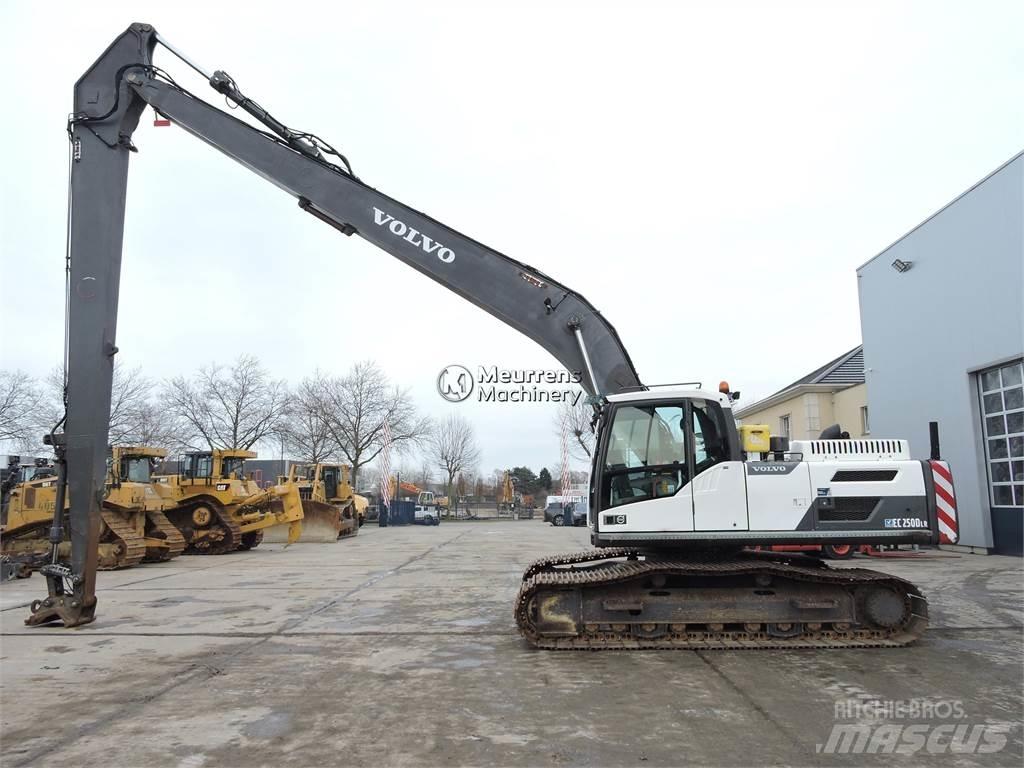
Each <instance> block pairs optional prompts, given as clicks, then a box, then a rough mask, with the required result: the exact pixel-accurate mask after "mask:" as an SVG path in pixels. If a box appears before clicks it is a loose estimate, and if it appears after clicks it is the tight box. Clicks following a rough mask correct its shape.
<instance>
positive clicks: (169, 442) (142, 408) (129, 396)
mask: <svg viewBox="0 0 1024 768" xmlns="http://www.w3.org/2000/svg"><path fill="white" fill-rule="evenodd" d="M46 389H47V394H48V397H47V401H48V402H47V408H46V411H47V413H46V416H47V421H48V422H49V424H51V425H52V424H54V423H56V422H57V421H59V420H60V418H61V415H62V414H63V413H64V367H63V366H60V365H58V366H56V367H55V368H54V369H53V370H52V371H50V373H49V375H48V376H47V377H46ZM155 390H156V383H155V382H154V381H153V380H152V379H150V378H149V377H147V376H145V375H144V374H143V373H142V368H141V367H135V368H125V367H124V366H123V365H122V364H121V363H120V362H115V363H114V372H113V378H112V379H111V385H110V425H109V427H108V431H107V442H109V443H110V444H111V445H129V444H135V445H152V446H160V447H166V448H176V447H178V445H179V444H180V443H181V429H180V425H179V423H178V421H177V420H176V419H175V417H174V414H173V413H170V412H168V411H167V410H166V409H165V408H163V407H162V406H161V405H159V404H157V403H155V402H154V400H153V396H154V393H155Z"/></svg>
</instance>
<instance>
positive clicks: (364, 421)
mask: <svg viewBox="0 0 1024 768" xmlns="http://www.w3.org/2000/svg"><path fill="white" fill-rule="evenodd" d="M321 398H322V400H323V408H324V417H325V419H326V423H327V426H328V428H329V429H330V431H331V435H332V436H333V438H334V440H335V441H336V442H337V444H338V448H339V450H340V452H341V455H342V456H344V457H345V460H346V461H347V462H348V464H349V465H350V466H351V467H352V484H353V485H356V484H357V482H358V479H359V471H360V469H362V467H363V466H365V465H366V464H369V463H370V462H371V461H373V460H374V459H375V458H377V456H378V455H379V454H380V452H381V451H382V450H383V449H384V424H385V423H387V425H388V428H389V429H390V431H391V443H392V447H394V448H395V449H396V450H397V451H399V452H401V451H403V450H404V449H405V448H407V447H410V446H412V445H415V444H416V443H417V442H418V441H419V440H421V439H422V438H423V437H424V435H425V434H426V433H427V432H428V431H429V427H430V421H429V419H427V418H425V417H422V416H420V415H418V414H417V413H416V407H415V405H414V404H413V402H412V398H410V397H409V393H408V392H406V391H403V390H400V389H399V388H398V387H395V386H392V384H391V382H390V381H388V377H387V375H386V374H385V373H384V372H383V371H382V370H381V369H380V368H379V367H378V366H377V365H376V364H375V363H373V362H371V361H364V362H361V363H356V365H354V366H353V367H352V370H351V371H349V373H348V374H347V375H345V376H343V377H341V378H333V379H326V380H324V383H323V387H322V388H321Z"/></svg>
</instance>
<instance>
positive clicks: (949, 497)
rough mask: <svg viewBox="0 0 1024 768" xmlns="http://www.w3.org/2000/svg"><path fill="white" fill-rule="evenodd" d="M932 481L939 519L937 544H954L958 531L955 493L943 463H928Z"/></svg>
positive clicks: (945, 465) (947, 469) (951, 475)
mask: <svg viewBox="0 0 1024 768" xmlns="http://www.w3.org/2000/svg"><path fill="white" fill-rule="evenodd" d="M928 463H929V464H931V467H932V479H933V480H934V481H935V511H936V512H937V514H938V518H939V543H940V544H956V543H957V541H958V540H959V539H960V531H959V529H958V528H957V523H956V492H955V491H954V490H953V473H952V472H950V471H949V464H947V463H946V462H944V461H929V462H928Z"/></svg>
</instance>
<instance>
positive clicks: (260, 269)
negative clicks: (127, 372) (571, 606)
mask: <svg viewBox="0 0 1024 768" xmlns="http://www.w3.org/2000/svg"><path fill="white" fill-rule="evenodd" d="M0 9H2V10H0V42H2V48H3V51H4V52H5V55H4V59H5V66H4V67H3V72H2V74H0V85H2V87H3V93H4V98H5V103H6V107H5V110H4V114H5V119H4V120H3V121H2V127H0V131H2V139H3V146H4V148H5V150H4V153H3V155H4V183H3V186H2V195H3V197H2V199H0V227H2V272H0V280H2V284H3V289H4V290H3V297H2V300H0V322H2V327H3V333H2V335H0V348H2V353H3V354H2V358H3V360H2V366H3V367H4V368H21V369H23V370H26V371H28V372H30V373H32V374H36V375H42V374H45V373H46V371H48V370H49V369H50V368H52V367H53V366H54V364H55V363H56V362H57V361H58V360H59V358H60V354H61V343H62V330H61V329H62V322H63V269H62V257H63V252H64V238H65V228H64V216H65V199H66V198H65V195H66V182H67V178H66V174H67V139H66V135H65V119H66V116H67V113H68V112H69V110H70V108H71V95H72V86H73V84H74V81H75V80H76V79H77V78H78V76H79V75H80V74H81V73H82V72H83V71H84V70H85V69H86V68H87V67H88V66H89V65H90V64H91V62H92V61H93V60H94V59H95V58H96V57H97V56H99V55H100V54H101V53H102V52H103V50H104V48H105V47H106V46H107V45H108V44H109V43H110V41H111V40H113V38H114V37H115V36H116V35H117V34H119V33H120V32H121V31H122V30H123V29H124V28H125V27H127V25H128V24H129V23H130V22H133V21H145V22H149V23H151V24H153V25H154V26H155V27H156V28H157V29H158V30H159V31H160V32H161V33H162V34H163V35H164V36H165V37H167V38H168V39H169V40H170V41H172V42H173V43H174V44H175V45H177V46H178V47H179V48H181V49H183V50H184V51H186V52H187V53H188V54H189V55H190V56H192V57H194V58H195V59H197V60H198V61H199V62H200V63H202V64H203V65H204V66H205V67H206V68H208V69H224V70H226V71H227V72H229V73H230V74H231V75H232V76H233V77H234V78H235V79H236V80H237V81H238V83H239V85H240V87H241V88H242V90H243V91H244V92H245V93H246V94H247V95H248V96H250V97H252V98H254V99H256V100H257V101H259V102H261V103H262V104H263V105H264V106H266V107H267V108H268V109H270V111H272V112H273V113H274V114H275V116H277V117H279V118H281V119H282V120H283V121H284V122H286V123H288V124H289V125H291V126H293V127H298V128H302V129H305V130H310V131H313V132H316V133H318V134H320V135H321V136H323V137H324V138H326V139H327V140H328V141H330V142H331V143H332V144H334V145H335V146H336V147H338V148H339V149H341V150H342V151H343V152H345V153H346V154H347V155H348V157H349V159H350V160H351V161H352V163H353V165H354V167H355V170H356V173H357V174H359V176H360V177H361V178H362V179H363V180H364V181H366V182H367V183H369V184H371V185H373V186H375V187H377V188H379V189H381V190H382V191H384V192H386V193H388V194H390V195H392V196H394V197H397V198H398V199H399V200H401V201H403V202H405V203H407V204H409V205H411V206H413V207H415V208H418V209H420V210H423V211H425V212H427V213H429V214H430V215H432V216H434V217H435V218H438V219H440V220H441V221H444V222H445V223H447V224H449V225H450V226H453V227H455V228H456V229H458V230H460V231H462V232H465V233H466V234H468V235H470V236H472V237H474V238H476V239H477V240H480V241H482V242H484V243H487V244H488V245H490V246H492V247H494V248H497V249H498V250H500V251H503V252H504V253H507V254H509V255H510V256H513V257H514V258H517V259H520V260H522V261H525V262H527V263H529V264H532V265H534V266H536V267H537V268H538V269H541V270H543V271H545V272H547V273H548V274H550V275H551V276H552V277H554V278H556V279H558V280H560V281H561V282H564V283H566V284H568V285H570V286H572V287H573V288H574V289H576V290H578V291H579V292H581V293H582V294H583V295H585V296H586V297H587V298H588V299H589V300H590V301H591V302H592V303H593V304H594V305H595V306H597V307H598V308H599V309H600V310H601V311H602V312H603V313H604V314H605V315H606V317H607V318H608V319H609V320H610V321H611V322H612V323H613V324H614V325H615V326H616V327H617V329H618V331H619V334H620V336H621V337H622V340H623V342H624V344H625V345H626V347H627V349H628V350H629V352H630V354H631V356H632V358H633V361H634V363H635V365H636V367H637V369H638V370H639V372H640V375H641V377H642V379H643V380H644V381H645V382H647V383H657V382H666V381H680V380H687V381H689V380H703V381H704V382H705V383H706V385H707V386H715V385H716V384H717V382H718V381H719V379H722V378H727V379H728V380H729V381H730V382H731V383H732V385H733V387H734V388H735V389H739V390H742V392H743V401H744V402H749V401H751V400H753V399H754V398H756V397H763V396H766V395H768V394H770V393H771V392H773V391H774V390H775V389H777V388H779V387H781V386H783V385H785V384H787V383H789V382H790V381H792V380H794V379H796V378H798V377H799V376H802V375H803V374H805V373H807V372H808V371H810V370H812V369H814V368H816V367H818V366H819V365H821V364H823V363H824V362H826V361H827V360H828V359H830V358H832V357H834V356H836V355H838V354H840V353H842V352H844V351H846V350H847V349H849V348H851V347H853V346H854V345H856V344H857V343H859V341H860V329H859V319H858V309H857V284H856V275H855V271H854V270H855V268H856V267H857V266H858V265H860V264H862V263H863V262H864V261H866V260H868V259H869V258H871V257H872V256H873V255H875V254H876V253H878V252H879V251H880V250H882V249H883V248H885V247H886V246H887V245H889V244H890V243H891V242H892V241H893V240H895V239H896V238H898V237H900V236H901V235H903V234H904V233H905V232H906V231H907V230H909V229H911V228H912V227H914V226H915V225H916V224H918V223H919V222H920V221H921V220H922V219H924V218H926V217H927V216H929V215H930V214H931V213H933V212H934V211H935V210H936V209H938V208H940V207H941V206H942V205H944V204H945V203H946V202H948V201H949V200H950V199H952V198H953V197H955V196H957V195H958V194H960V193H961V192H963V191H964V190H965V189H967V188H968V187H970V186H971V185H972V184H973V183H975V182H976V181H977V180H979V179H980V178H981V177H983V176H985V175H986V174H987V173H989V172H990V171H992V170H993V169H994V168H996V167H997V166H999V165H1000V164H1001V163H1003V162H1004V161H1005V160H1007V159H1008V158H1009V157H1011V156H1012V155H1013V154H1015V153H1016V152H1018V151H1019V150H1020V149H1021V148H1022V145H1024V139H1022V137H1024V130H1022V129H1024V100H1022V99H1021V93H1022V92H1024V82H1022V81H1024V74H1022V73H1024V48H1022V46H1021V44H1020V42H1021V34H1020V33H1021V29H1024V3H1020V2H1005V3H999V2H976V3H967V2H964V3H939V2H921V3H899V2H882V3H866V2H856V3H849V4H845V5H843V4H838V3H831V4H828V3H820V2H807V3H767V2H753V3H725V2H720V3H706V2H702V3H680V2H673V3H664V4H661V3H650V2H648V3H642V2H630V3H626V2H619V3H615V4H604V5H602V4H598V3H594V2H588V3H579V4H571V3H559V2H543V3H536V4H534V3H524V2H515V3H513V2H505V3H481V2H475V3H470V2H466V3H450V2H440V1H438V0H435V2H431V3H419V4H413V3H408V4H407V3H393V2H380V1H378V2H374V3H352V2H340V1H336V2H330V3H323V4H317V3H312V2H306V3H300V4H293V5H291V6H282V5H280V4H274V5H273V6H270V5H267V6H265V7H263V8H261V5H260V4H259V3H253V2H245V3H241V2H238V3H226V2H225V3H211V2H197V3H192V2H175V3H138V2H132V3H129V2H99V1H97V0H93V1H92V2H88V3H73V4H72V3H54V2H48V3H36V2H27V0H25V1H22V2H13V1H12V0H6V1H5V2H4V3H2V4H0ZM271 9H273V10H271ZM156 63H157V64H158V65H160V66H162V67H164V68H166V69H167V70H169V71H170V72H171V73H172V74H173V75H174V77H175V78H176V79H177V80H178V81H179V82H180V83H181V84H182V85H184V86H185V87H186V88H189V89H190V90H192V91H194V92H196V93H197V94H199V95H201V96H203V98H206V99H208V100H210V101H213V102H215V103H221V102H220V101H219V97H218V96H217V95H216V94H215V93H214V92H213V91H212V90H210V89H209V87H208V86H206V85H204V84H203V82H202V81H201V78H199V77H198V76H197V75H195V74H194V73H192V72H191V71H190V70H188V69H187V68H186V67H185V66H184V65H183V64H182V63H181V62H180V61H178V60H177V59H175V58H174V57H172V56H171V55H170V54H169V53H168V52H167V51H166V50H163V49H160V48H158V49H157V52H156ZM135 143H136V144H137V145H138V147H139V150H140V151H139V154H138V155H135V156H133V157H132V166H131V174H130V182H129V201H128V213H127V222H126V228H125V244H124V267H123V275H122V283H121V305H120V318H119V327H118V346H119V347H120V349H121V353H120V359H121V360H122V361H123V363H124V364H125V365H128V366H135V365H142V366H144V368H145V371H146V373H147V374H148V375H150V376H153V377H155V378H163V377H168V376H171V375H174V374H178V373H181V372H183V371H188V370H192V369H194V368H196V367H198V366H199V365H201V364H204V363H208V362H213V361H222V362H224V361H229V360H231V359H233V358H235V357H237V356H238V355H239V354H242V353H253V354H257V355H259V357H260V358H261V359H262V360H263V362H264V363H265V365H266V366H267V367H268V368H269V369H270V370H271V371H272V372H273V374H274V375H275V376H277V377H284V378H287V379H288V380H289V381H292V382H296V381H298V380H300V379H301V378H302V377H303V376H304V375H306V374H308V373H310V372H312V371H313V370H314V369H315V368H317V367H319V368H321V369H322V370H325V371H329V372H336V373H342V372H344V371H345V370H347V369H348V368H349V366H350V365H351V363H352V362H353V361H357V360H361V359H368V358H372V359H375V360H377V361H378V362H379V363H380V364H381V366H382V367H383V368H384V369H385V370H386V371H387V372H388V373H389V374H390V375H391V377H392V378H393V379H394V380H395V381H397V382H399V383H400V384H401V385H402V386H403V387H408V388H409V389H410V390H411V392H412V393H413V396H414V397H415V399H416V401H417V402H418V404H419V405H420V407H421V408H422V409H423V410H424V411H426V412H429V413H431V414H433V415H435V416H442V415H444V414H445V413H447V412H448V411H449V409H459V410H461V411H463V412H464V413H465V414H466V415H468V416H470V417H471V418H472V419H473V421H474V422H475V424H476V426H477V429H478V435H479V438H480V443H481V445H482V448H483V459H482V462H481V467H480V468H481V469H482V470H483V471H485V472H489V471H490V470H491V469H493V468H496V467H504V466H511V465H514V464H527V465H529V466H531V467H533V468H534V469H535V470H537V469H539V468H540V467H541V466H543V465H547V466H549V467H554V466H555V465H556V464H557V460H558V458H557V457H558V440H557V437H556V435H555V434H554V432H553V427H552V409H551V406H544V405H532V406H531V405H494V404H476V405H471V404H461V405H449V404H447V403H445V402H444V401H442V400H441V398H440V397H439V396H438V395H437V393H436V391H435V380H436V377H437V374H438V372H439V370H440V369H441V368H442V367H444V366H445V365H447V364H449V363H460V364H463V365H466V366H467V367H470V368H475V367H476V366H477V365H503V366H506V367H511V368H530V369H533V368H552V367H557V363H556V362H555V361H554V360H553V358H551V357H550V356H549V355H548V354H547V353H546V352H544V351H543V350H542V349H541V348H540V347H538V346H536V345H535V344H534V343H533V342H531V341H530V340H529V339H526V338H524V337H522V336H520V335H519V334H517V333H516V332H515V331H512V330H510V329H509V328H507V327H505V326H504V325H503V324H502V323H501V322H499V321H498V320H496V319H494V318H492V317H490V316H489V315H487V314H485V313H483V312H481V311H480V310H479V309H477V308H476V307H474V306H472V305H470V304H469V303H467V302H465V301H463V300H462V299H459V298H458V297H456V296H454V295H452V294H449V293H448V292H447V291H446V289H444V288H443V287H441V286H439V285H437V284H435V283H433V282H432V281H430V280H428V279H426V278H424V277H422V276H421V275H419V274H418V273H416V272H414V271H412V270H410V269H409V268H408V267H405V266H403V265H402V264H400V263H399V262H397V261H396V260H394V259H392V258H391V257H390V256H388V255H387V254H385V253H383V252H381V251H379V250H377V249H375V248H374V247H373V246H371V245H369V244H368V243H366V242H363V241H361V240H360V239H359V238H344V237H342V236H341V235H339V234H338V233H337V232H336V231H335V230H333V229H331V228H330V227H327V226H324V225H323V224H320V223H319V222H316V221H314V220H313V219H311V218H310V217H309V216H307V215H306V214H304V213H302V212H300V211H299V209H298V208H297V207H296V205H295V202H294V200H293V199H292V198H290V197H288V196H287V195H284V194H283V193H282V192H280V191H279V190H278V189H277V188H276V187H274V186H272V185H271V184H267V183H265V182H264V181H263V180H261V179H260V178H258V177H256V176H254V175H253V174H251V173H250V172H248V171H246V170H245V169H243V168H242V167H240V166H237V165H235V164H233V163H232V161H230V160H228V159H227V158H225V157H223V156H221V155H219V154H218V153H216V152H214V151H213V150H211V149H209V148H207V147H206V146H205V145H203V144H201V143H200V142H198V141H196V140H195V139H193V138H191V137H189V136H188V135H187V134H185V133H184V132H183V131H181V130H179V129H176V128H173V127H172V128H154V127H153V126H152V113H149V112H148V113H147V114H146V115H145V116H144V118H143V121H142V124H141V126H140V128H139V130H138V131H137V132H136V134H135Z"/></svg>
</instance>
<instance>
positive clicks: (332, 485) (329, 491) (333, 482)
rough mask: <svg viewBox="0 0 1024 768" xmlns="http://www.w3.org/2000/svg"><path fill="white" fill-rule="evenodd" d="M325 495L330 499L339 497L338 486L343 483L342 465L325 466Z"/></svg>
mask: <svg viewBox="0 0 1024 768" xmlns="http://www.w3.org/2000/svg"><path fill="white" fill-rule="evenodd" d="M322 476H323V481H324V496H326V497H327V498H328V499H336V498H337V497H338V486H340V485H341V467H337V466H325V467H324V468H323V475H322Z"/></svg>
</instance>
